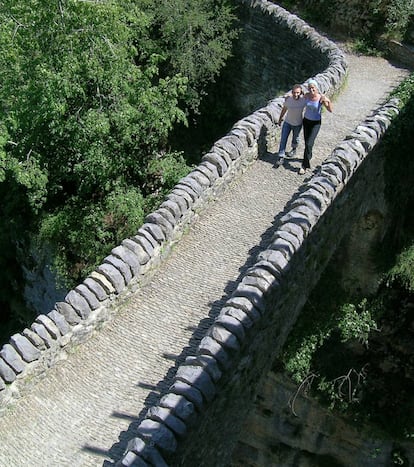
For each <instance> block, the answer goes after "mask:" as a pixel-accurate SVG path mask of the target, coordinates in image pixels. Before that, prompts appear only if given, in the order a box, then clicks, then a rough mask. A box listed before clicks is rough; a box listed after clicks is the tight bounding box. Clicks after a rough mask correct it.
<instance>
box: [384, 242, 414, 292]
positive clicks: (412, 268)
mask: <svg viewBox="0 0 414 467" xmlns="http://www.w3.org/2000/svg"><path fill="white" fill-rule="evenodd" d="M393 282H397V283H399V284H400V285H401V286H402V287H403V288H405V289H407V290H408V291H409V292H414V245H411V246H409V247H407V248H406V249H405V250H403V251H402V252H401V253H400V254H399V255H398V256H397V260H396V263H395V265H394V266H393V267H392V268H391V270H390V272H389V274H388V277H387V283H388V284H391V283H393Z"/></svg>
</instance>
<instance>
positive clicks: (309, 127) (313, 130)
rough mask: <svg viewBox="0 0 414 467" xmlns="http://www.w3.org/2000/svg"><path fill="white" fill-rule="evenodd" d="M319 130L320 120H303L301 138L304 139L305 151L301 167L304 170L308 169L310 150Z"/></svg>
mask: <svg viewBox="0 0 414 467" xmlns="http://www.w3.org/2000/svg"><path fill="white" fill-rule="evenodd" d="M320 128H321V121H320V120H308V119H307V118H304V119H303V137H304V139H305V151H304V153H303V162H302V167H304V168H305V169H309V168H310V160H311V159H312V149H313V145H314V143H315V139H316V137H317V135H318V133H319V130H320Z"/></svg>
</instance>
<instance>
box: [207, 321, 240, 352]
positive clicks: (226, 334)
mask: <svg viewBox="0 0 414 467" xmlns="http://www.w3.org/2000/svg"><path fill="white" fill-rule="evenodd" d="M206 335H207V336H210V337H212V338H213V339H215V340H216V341H217V342H219V343H220V344H221V345H222V346H223V347H225V348H226V349H227V350H228V351H229V352H239V351H240V343H239V341H238V339H237V337H236V336H235V335H234V334H232V333H231V332H230V331H229V330H228V329H226V328H225V327H223V326H220V325H219V324H218V323H217V322H216V323H214V324H213V325H212V326H210V328H209V329H208V330H207V333H206Z"/></svg>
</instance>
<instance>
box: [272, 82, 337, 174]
mask: <svg viewBox="0 0 414 467" xmlns="http://www.w3.org/2000/svg"><path fill="white" fill-rule="evenodd" d="M307 86H308V92H307V93H306V94H303V91H302V86H300V85H299V84H297V85H295V86H293V88H292V92H291V94H290V95H289V96H287V97H286V100H285V103H284V105H283V108H282V111H281V113H280V118H279V124H281V122H282V120H283V118H284V116H285V115H286V118H285V121H284V123H283V126H282V134H281V138H280V146H279V153H278V155H279V157H284V156H285V149H286V144H287V140H288V137H289V134H290V133H291V132H292V133H293V134H292V150H291V151H290V152H289V153H288V154H289V155H290V156H293V155H294V154H295V153H296V148H297V145H298V140H299V132H300V130H301V128H302V126H303V136H304V140H305V150H304V153H303V161H302V167H301V168H300V169H299V173H300V174H301V175H302V174H304V173H305V172H306V170H307V169H309V168H310V160H311V159H312V150H313V145H314V143H315V139H316V136H317V135H318V133H319V130H320V128H321V120H322V109H323V108H324V107H325V108H326V109H327V110H328V111H329V112H332V103H331V101H330V100H329V99H328V98H327V97H326V96H325V95H323V94H320V92H319V90H318V84H317V82H316V81H315V80H310V81H308V83H307ZM303 109H305V112H304V113H303ZM302 116H303V117H302Z"/></svg>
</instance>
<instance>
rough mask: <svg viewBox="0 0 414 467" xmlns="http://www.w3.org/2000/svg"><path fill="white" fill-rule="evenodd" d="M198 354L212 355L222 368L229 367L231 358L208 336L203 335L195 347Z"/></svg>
mask: <svg viewBox="0 0 414 467" xmlns="http://www.w3.org/2000/svg"><path fill="white" fill-rule="evenodd" d="M197 354H199V355H203V354H206V355H210V356H212V357H214V358H215V359H216V360H217V362H218V363H219V364H220V366H221V367H222V368H223V369H228V368H230V365H231V359H230V356H229V354H228V353H227V351H226V350H225V349H224V347H223V346H222V345H221V344H220V343H219V342H217V341H216V340H215V339H213V338H212V337H210V336H206V337H203V339H201V342H200V345H199V346H198V349H197Z"/></svg>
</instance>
